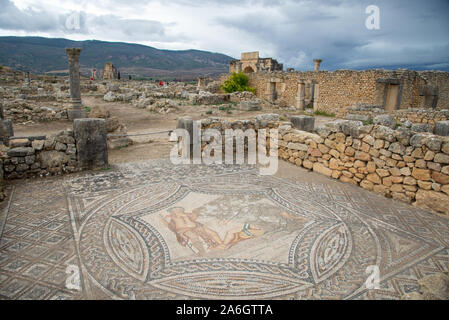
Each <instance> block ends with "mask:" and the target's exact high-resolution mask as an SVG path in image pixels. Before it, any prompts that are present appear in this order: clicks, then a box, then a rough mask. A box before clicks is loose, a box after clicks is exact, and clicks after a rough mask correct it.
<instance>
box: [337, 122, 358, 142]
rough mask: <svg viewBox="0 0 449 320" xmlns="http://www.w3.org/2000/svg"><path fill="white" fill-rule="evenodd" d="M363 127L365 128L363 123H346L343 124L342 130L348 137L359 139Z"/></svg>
mask: <svg viewBox="0 0 449 320" xmlns="http://www.w3.org/2000/svg"><path fill="white" fill-rule="evenodd" d="M361 127H363V123H362V122H361V121H346V122H344V123H342V125H341V130H342V131H343V133H344V134H345V135H347V136H351V137H354V138H358V137H359V135H360V129H361Z"/></svg>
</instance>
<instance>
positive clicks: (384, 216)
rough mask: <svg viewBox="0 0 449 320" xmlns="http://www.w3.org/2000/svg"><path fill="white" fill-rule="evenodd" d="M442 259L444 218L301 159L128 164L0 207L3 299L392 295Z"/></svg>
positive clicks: (447, 259) (32, 191)
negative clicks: (292, 173)
mask: <svg viewBox="0 0 449 320" xmlns="http://www.w3.org/2000/svg"><path fill="white" fill-rule="evenodd" d="M295 170H298V169H297V168H296V169H295ZM306 177H307V178H306ZM448 263H449V223H448V220H447V219H445V218H441V217H438V216H436V215H434V214H432V213H429V212H426V211H423V210H420V209H417V208H414V207H412V206H409V205H406V204H402V203H399V202H396V201H394V200H391V199H385V198H382V197H380V196H377V195H375V194H373V193H370V192H366V191H365V190H362V189H360V188H357V187H355V186H351V185H346V184H342V183H339V182H335V181H332V180H328V179H326V178H323V177H322V176H318V175H314V174H311V173H307V172H305V171H304V179H302V178H301V175H299V178H297V179H296V181H295V180H294V179H285V178H280V177H276V176H275V177H266V176H264V177H262V176H260V175H259V174H258V170H257V169H254V168H251V167H245V166H239V167H237V166H212V167H211V166H208V167H204V166H176V167H174V166H172V165H171V164H170V163H169V161H167V160H156V161H153V162H147V163H138V164H127V165H121V166H118V167H114V168H113V169H112V170H110V171H100V172H90V173H83V174H78V175H72V176H66V177H59V178H47V179H41V180H30V181H29V182H28V183H27V184H24V183H23V182H21V183H18V182H17V183H14V184H13V185H12V186H10V187H9V198H8V200H7V201H5V202H3V203H2V211H1V216H0V298H2V299H399V298H400V297H401V296H402V295H403V294H404V293H407V292H410V291H415V290H417V288H418V286H417V280H418V279H420V278H422V277H423V276H425V275H428V274H433V273H437V272H442V271H443V272H444V271H447V266H448ZM370 266H378V268H379V271H380V273H379V274H380V288H379V289H367V287H366V285H365V282H366V280H367V278H368V277H369V276H370V274H369V273H367V272H366V269H367V268H368V267H370Z"/></svg>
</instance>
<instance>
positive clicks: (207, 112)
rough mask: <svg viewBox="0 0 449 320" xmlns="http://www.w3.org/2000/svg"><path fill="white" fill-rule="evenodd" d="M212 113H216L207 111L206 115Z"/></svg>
mask: <svg viewBox="0 0 449 320" xmlns="http://www.w3.org/2000/svg"><path fill="white" fill-rule="evenodd" d="M212 113H214V112H213V111H212V110H208V111H206V114H212Z"/></svg>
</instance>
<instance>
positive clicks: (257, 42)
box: [0, 0, 449, 71]
mask: <svg viewBox="0 0 449 320" xmlns="http://www.w3.org/2000/svg"><path fill="white" fill-rule="evenodd" d="M369 5H376V6H377V7H378V8H379V9H380V13H379V17H380V25H379V27H380V29H378V30H369V29H368V28H367V27H366V25H365V22H366V19H367V18H369V16H370V15H369V14H367V13H366V12H365V10H366V7H367V6H369ZM0 8H1V9H0V10H1V11H0V35H1V36H31V35H35V36H44V37H60V38H68V39H72V40H88V39H96V40H105V41H123V42H134V43H140V44H145V45H150V46H153V47H156V48H160V49H176V50H178V49H179V50H182V49H200V50H207V51H213V52H220V53H224V54H227V55H230V56H232V57H236V58H238V57H239V56H240V53H241V52H245V51H260V53H261V56H263V57H273V58H276V59H277V60H278V61H280V62H283V63H284V66H285V67H294V68H296V69H298V70H309V69H311V68H313V61H312V60H313V59H314V58H321V59H323V63H322V68H323V69H328V70H334V69H366V68H373V67H385V68H394V67H398V66H406V67H407V66H408V67H414V68H417V69H440V70H447V71H449V0H416V1H415V0H387V1H378V0H377V1H376V0H367V1H365V0H362V1H360V0H313V1H311V0H304V1H303V0H273V1H269V0H231V1H225V0H208V1H206V0H165V1H162V0H141V1H132V2H131V1H129V0H97V1H91V0H76V1H75V0H0ZM78 17H79V19H78ZM77 20H79V24H78V23H77Z"/></svg>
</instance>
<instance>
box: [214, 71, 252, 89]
mask: <svg viewBox="0 0 449 320" xmlns="http://www.w3.org/2000/svg"><path fill="white" fill-rule="evenodd" d="M248 83H249V78H248V76H247V75H246V74H244V73H243V72H241V71H240V72H239V73H235V72H233V73H232V75H231V76H230V77H229V78H228V79H227V80H226V81H225V83H224V84H223V85H222V86H221V89H222V90H224V91H225V92H226V93H233V92H238V91H240V92H241V91H249V92H252V93H256V89H254V88H251V87H250V86H249V85H248Z"/></svg>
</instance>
